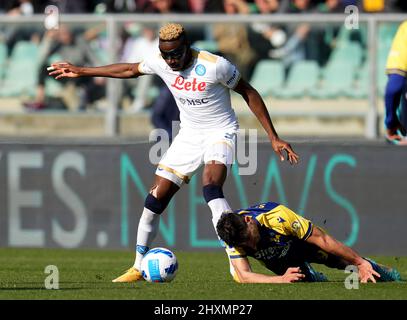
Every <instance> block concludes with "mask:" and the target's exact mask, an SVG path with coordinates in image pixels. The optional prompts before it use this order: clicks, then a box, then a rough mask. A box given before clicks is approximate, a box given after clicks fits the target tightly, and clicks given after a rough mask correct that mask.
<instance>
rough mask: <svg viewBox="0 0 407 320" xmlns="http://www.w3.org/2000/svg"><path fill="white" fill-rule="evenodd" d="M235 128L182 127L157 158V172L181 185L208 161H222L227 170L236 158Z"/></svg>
mask: <svg viewBox="0 0 407 320" xmlns="http://www.w3.org/2000/svg"><path fill="white" fill-rule="evenodd" d="M236 138H237V129H234V128H232V129H222V130H214V129H211V130H197V129H190V128H181V129H180V131H179V133H178V134H177V136H176V137H175V139H174V140H173V142H172V144H171V146H170V147H169V148H168V150H167V152H166V153H165V154H164V155H163V157H162V159H161V160H160V162H159V164H158V166H157V170H156V172H155V173H156V175H158V176H161V177H163V178H166V179H168V180H170V181H172V182H174V183H175V184H176V185H178V186H179V187H181V185H182V184H183V183H188V182H189V180H190V179H191V177H192V176H193V175H194V173H195V172H196V170H198V168H199V167H200V166H201V165H203V164H205V163H208V162H211V161H218V162H220V163H223V164H224V165H225V166H226V168H227V170H228V173H229V171H230V168H231V166H232V164H233V163H234V161H235V147H236Z"/></svg>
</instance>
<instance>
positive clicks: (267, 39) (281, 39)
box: [249, 0, 286, 60]
mask: <svg viewBox="0 0 407 320" xmlns="http://www.w3.org/2000/svg"><path fill="white" fill-rule="evenodd" d="M255 3H256V5H257V10H258V12H259V13H260V14H272V13H279V12H280V11H279V10H280V2H279V1H278V0H255ZM249 41H250V44H251V46H252V47H253V48H254V49H255V51H256V54H257V59H258V60H262V59H268V58H269V51H270V50H271V49H276V48H279V47H281V46H282V45H283V44H284V43H285V41H286V33H285V31H284V29H283V27H282V26H281V25H278V24H273V23H252V24H251V25H250V28H249Z"/></svg>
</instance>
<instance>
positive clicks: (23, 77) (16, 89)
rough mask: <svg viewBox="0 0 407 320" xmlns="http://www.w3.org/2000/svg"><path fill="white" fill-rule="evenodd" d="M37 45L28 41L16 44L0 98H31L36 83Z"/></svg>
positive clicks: (0, 90) (1, 88)
mask: <svg viewBox="0 0 407 320" xmlns="http://www.w3.org/2000/svg"><path fill="white" fill-rule="evenodd" d="M37 59H38V45H36V44H34V43H32V42H30V41H20V42H18V43H17V44H16V46H15V48H14V50H13V52H12V54H11V57H10V59H9V61H8V63H7V69H6V72H5V77H4V81H3V83H2V86H1V87H0V96H2V97H14V96H19V95H29V96H33V95H34V93H35V88H36V83H37V69H38V61H37Z"/></svg>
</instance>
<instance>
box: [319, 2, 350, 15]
mask: <svg viewBox="0 0 407 320" xmlns="http://www.w3.org/2000/svg"><path fill="white" fill-rule="evenodd" d="M344 10H345V8H344V6H343V5H342V3H341V1H340V0H326V1H323V2H321V3H319V4H318V5H317V6H316V11H317V12H319V13H343V12H344Z"/></svg>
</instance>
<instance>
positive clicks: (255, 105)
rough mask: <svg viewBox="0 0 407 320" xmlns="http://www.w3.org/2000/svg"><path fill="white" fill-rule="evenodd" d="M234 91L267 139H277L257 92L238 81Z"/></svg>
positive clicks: (242, 81) (243, 82)
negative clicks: (264, 132)
mask: <svg viewBox="0 0 407 320" xmlns="http://www.w3.org/2000/svg"><path fill="white" fill-rule="evenodd" d="M235 91H236V92H237V93H239V94H240V95H241V96H242V97H243V99H244V100H245V101H246V103H247V105H248V106H249V108H250V110H251V111H252V112H253V113H254V115H255V116H256V118H257V119H258V120H259V122H260V124H261V125H262V127H263V128H264V130H265V131H266V133H267V135H268V137H269V139H270V140H271V141H272V140H276V139H278V134H277V132H276V130H275V128H274V126H273V123H272V121H271V118H270V114H269V112H268V111H267V108H266V105H265V104H264V101H263V99H262V98H261V96H260V94H259V93H258V92H257V90H256V89H254V88H253V87H252V86H251V85H250V84H249V83H247V82H246V81H244V80H240V81H239V83H238V85H237V86H236V88H235Z"/></svg>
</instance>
